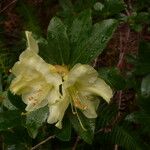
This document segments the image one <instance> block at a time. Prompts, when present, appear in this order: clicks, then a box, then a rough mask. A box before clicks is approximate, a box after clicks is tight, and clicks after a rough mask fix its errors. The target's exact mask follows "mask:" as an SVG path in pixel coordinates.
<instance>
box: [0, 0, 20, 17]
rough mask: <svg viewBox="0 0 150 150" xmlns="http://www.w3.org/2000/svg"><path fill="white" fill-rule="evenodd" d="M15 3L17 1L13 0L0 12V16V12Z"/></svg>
mask: <svg viewBox="0 0 150 150" xmlns="http://www.w3.org/2000/svg"><path fill="white" fill-rule="evenodd" d="M15 2H17V0H13V1H12V2H11V3H9V4H8V5H7V6H6V7H4V8H3V9H2V10H1V11H0V14H1V13H2V12H4V11H5V10H6V9H7V8H8V7H9V6H11V5H12V4H14V3H15Z"/></svg>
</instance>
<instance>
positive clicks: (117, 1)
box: [102, 0, 125, 16]
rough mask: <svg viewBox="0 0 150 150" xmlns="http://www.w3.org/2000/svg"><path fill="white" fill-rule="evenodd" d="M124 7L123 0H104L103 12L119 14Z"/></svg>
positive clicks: (105, 13)
mask: <svg viewBox="0 0 150 150" xmlns="http://www.w3.org/2000/svg"><path fill="white" fill-rule="evenodd" d="M124 9H125V3H124V1H123V0H105V2H104V8H103V12H102V13H104V15H107V16H108V15H114V14H119V13H120V12H121V11H123V10H124Z"/></svg>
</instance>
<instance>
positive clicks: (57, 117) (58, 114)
mask: <svg viewBox="0 0 150 150" xmlns="http://www.w3.org/2000/svg"><path fill="white" fill-rule="evenodd" d="M68 105H69V101H68V99H63V100H60V101H59V102H57V103H56V104H54V105H49V117H48V119H47V122H48V123H50V124H53V123H56V125H55V126H56V127H57V128H60V129H61V128H62V120H63V117H64V114H65V111H66V109H67V107H68Z"/></svg>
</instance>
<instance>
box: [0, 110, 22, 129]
mask: <svg viewBox="0 0 150 150" xmlns="http://www.w3.org/2000/svg"><path fill="white" fill-rule="evenodd" d="M18 125H21V112H20V111H18V110H10V111H6V112H1V113H0V131H3V130H7V129H10V128H13V127H16V126H18Z"/></svg>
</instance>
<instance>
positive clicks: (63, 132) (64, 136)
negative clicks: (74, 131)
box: [55, 118, 71, 141]
mask: <svg viewBox="0 0 150 150" xmlns="http://www.w3.org/2000/svg"><path fill="white" fill-rule="evenodd" d="M55 135H56V137H57V138H59V139H60V140H62V141H69V140H70V138H71V124H70V121H69V119H68V118H66V119H63V128H62V129H58V128H56V130H55Z"/></svg>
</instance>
